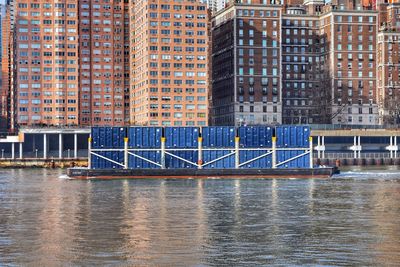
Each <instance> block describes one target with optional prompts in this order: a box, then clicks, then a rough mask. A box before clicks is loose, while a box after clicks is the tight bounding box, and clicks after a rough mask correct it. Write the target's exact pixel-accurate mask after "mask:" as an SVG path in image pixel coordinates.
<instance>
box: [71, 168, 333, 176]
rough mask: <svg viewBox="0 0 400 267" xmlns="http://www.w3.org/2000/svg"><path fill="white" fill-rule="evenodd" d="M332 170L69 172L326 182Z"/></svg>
mask: <svg viewBox="0 0 400 267" xmlns="http://www.w3.org/2000/svg"><path fill="white" fill-rule="evenodd" d="M337 172H338V170H337V168H336V167H326V168H314V169H306V168H304V169H300V168H295V169H87V168H69V169H68V172H67V175H68V176H69V177H70V178H74V179H96V178H97V179H143V178H148V179H179V178H183V179H184V178H186V179H187V178H230V179H252V178H255V179H257V178H259V179H265V178H271V179H275V178H329V177H331V176H332V175H333V174H335V173H337Z"/></svg>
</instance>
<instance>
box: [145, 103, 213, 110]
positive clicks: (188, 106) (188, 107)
mask: <svg viewBox="0 0 400 267" xmlns="http://www.w3.org/2000/svg"><path fill="white" fill-rule="evenodd" d="M159 107H161V109H170V108H171V107H172V105H170V104H161V105H159V104H150V109H158V108H159ZM173 108H174V109H181V108H182V105H181V104H175V105H173ZM185 108H186V110H194V109H198V110H200V109H207V105H205V104H198V105H194V104H186V105H185Z"/></svg>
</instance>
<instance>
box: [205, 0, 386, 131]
mask: <svg viewBox="0 0 400 267" xmlns="http://www.w3.org/2000/svg"><path fill="white" fill-rule="evenodd" d="M266 2H267V1H259V0H252V1H236V2H235V3H234V4H233V5H232V6H230V7H228V8H226V9H225V10H223V11H221V12H218V13H217V14H216V15H215V16H214V17H213V44H212V48H213V52H212V55H213V79H212V100H213V105H212V109H213V114H212V122H213V124H217V125H232V124H235V125H241V124H271V123H281V122H283V123H288V124H299V123H335V124H363V125H365V124H377V123H378V103H377V95H376V36H377V33H378V28H377V25H378V12H377V11H376V10H374V9H373V8H372V4H371V3H370V2H368V1H360V0H354V1H344V0H335V1H332V2H331V3H328V4H326V3H324V1H321V0H306V1H304V3H303V4H301V3H299V1H297V0H293V1H289V2H288V3H287V5H285V6H283V5H279V4H278V2H276V1H268V2H269V3H266ZM266 14H267V15H266ZM275 15H276V16H275Z"/></svg>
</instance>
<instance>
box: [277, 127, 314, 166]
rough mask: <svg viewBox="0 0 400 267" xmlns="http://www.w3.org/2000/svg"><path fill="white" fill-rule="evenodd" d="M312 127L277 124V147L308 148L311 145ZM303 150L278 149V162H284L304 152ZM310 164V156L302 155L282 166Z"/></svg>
mask: <svg viewBox="0 0 400 267" xmlns="http://www.w3.org/2000/svg"><path fill="white" fill-rule="evenodd" d="M309 138H310V127H309V126H277V127H276V147H277V148H308V147H309V146H310V141H309ZM304 152H305V151H303V150H278V151H277V156H276V158H277V160H276V162H277V163H280V162H284V161H285V160H288V159H290V158H293V157H295V156H297V155H300V154H303V153H304ZM308 166H310V157H309V156H308V155H305V156H302V157H300V158H298V159H295V160H291V161H289V162H287V163H285V164H283V165H281V166H279V167H280V168H307V167H308Z"/></svg>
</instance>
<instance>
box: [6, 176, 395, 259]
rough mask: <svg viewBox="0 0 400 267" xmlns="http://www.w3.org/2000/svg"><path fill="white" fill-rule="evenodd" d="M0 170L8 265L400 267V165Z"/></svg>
mask: <svg viewBox="0 0 400 267" xmlns="http://www.w3.org/2000/svg"><path fill="white" fill-rule="evenodd" d="M62 174H63V171H59V170H41V169H35V170H0V265H11V266H26V265H34V266H71V265H72V266H77V265H78V266H87V265H107V266H121V265H122V266H233V265H235V266H238V265H241V266H255V265H329V266H333V265H353V266H400V171H397V170H386V171H384V172H382V171H366V170H358V171H352V172H346V173H343V174H341V175H339V176H336V177H334V178H333V179H327V180H322V179H315V180H314V179H310V180H300V179H299V180H297V179H292V180H218V179H212V180H197V179H193V180H168V179H167V180H112V181H95V180H91V181H76V180H67V179H63V178H60V175H62Z"/></svg>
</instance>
